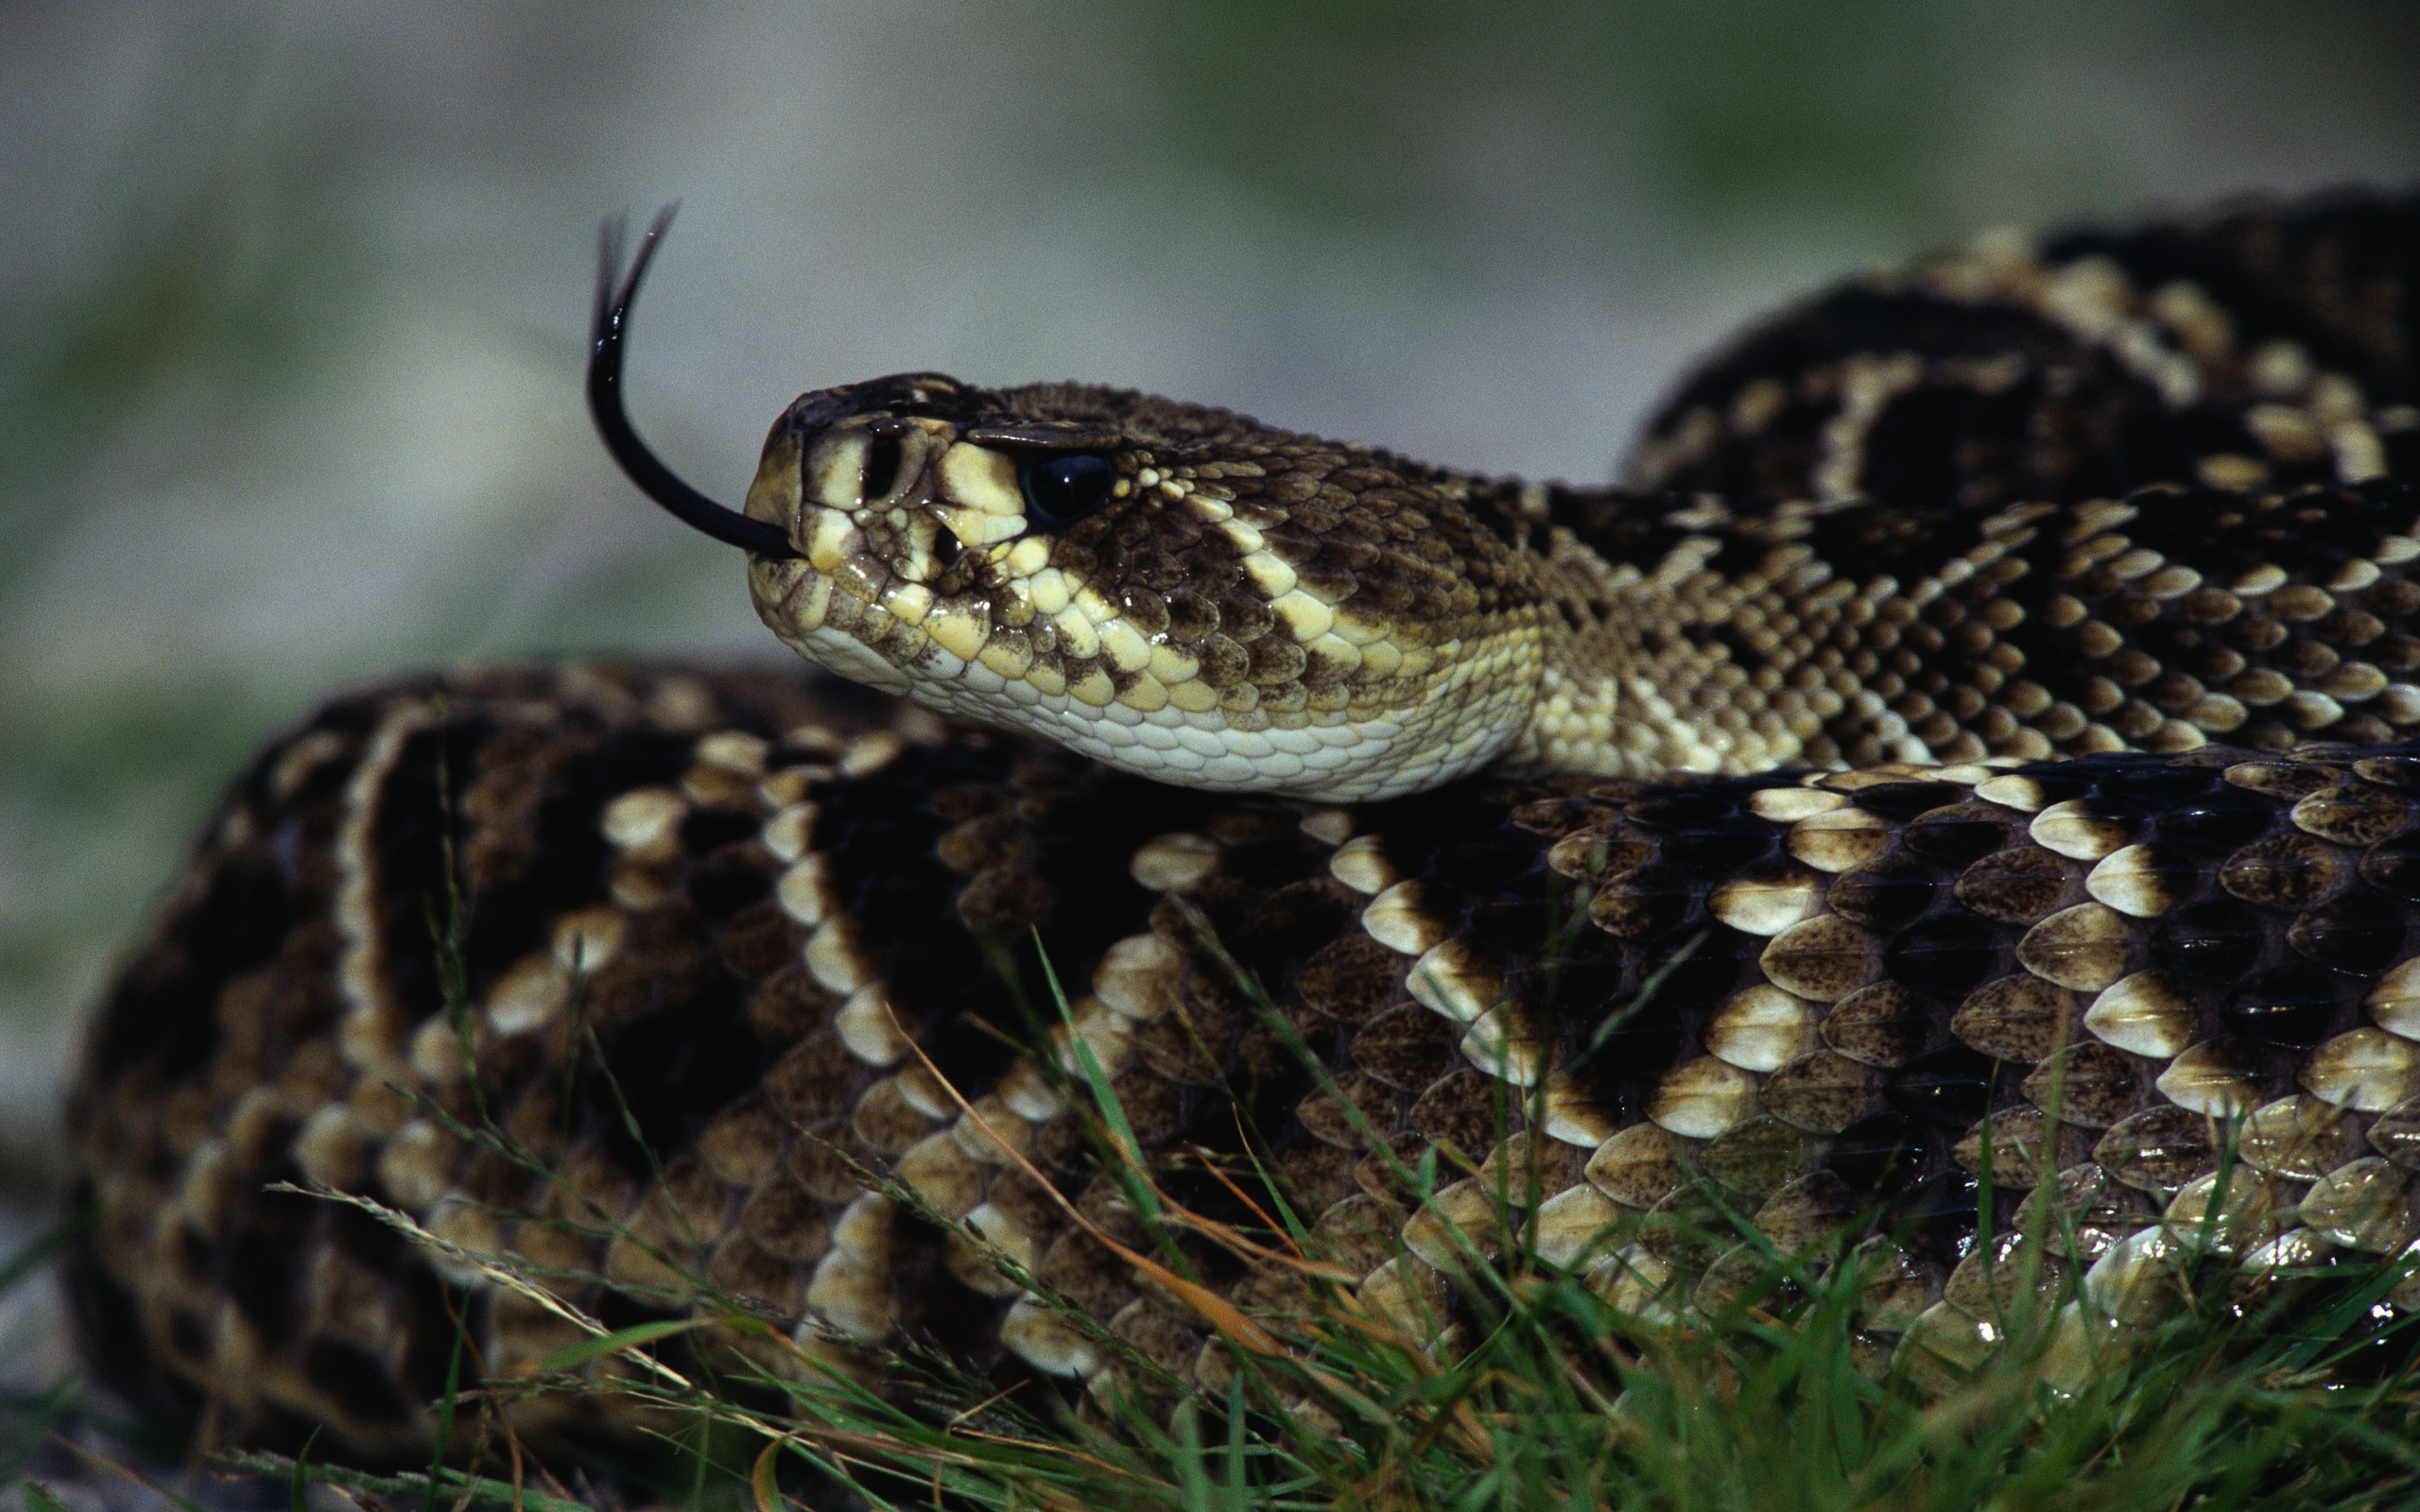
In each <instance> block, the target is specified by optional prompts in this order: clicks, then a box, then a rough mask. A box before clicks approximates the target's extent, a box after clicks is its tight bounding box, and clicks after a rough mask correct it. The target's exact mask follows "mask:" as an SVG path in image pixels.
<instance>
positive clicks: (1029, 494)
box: [1025, 452, 1117, 525]
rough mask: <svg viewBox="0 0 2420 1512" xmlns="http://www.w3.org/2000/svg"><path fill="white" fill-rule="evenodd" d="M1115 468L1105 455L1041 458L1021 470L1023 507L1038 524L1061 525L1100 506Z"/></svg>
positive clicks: (1115, 478) (1083, 454) (1113, 475)
mask: <svg viewBox="0 0 2420 1512" xmlns="http://www.w3.org/2000/svg"><path fill="white" fill-rule="evenodd" d="M1116 480H1117V470H1116V469H1115V468H1114V467H1112V466H1110V464H1109V459H1108V458H1106V457H1099V456H1093V455H1088V454H1085V453H1081V452H1079V453H1076V454H1074V455H1067V456H1051V457H1045V458H1044V459H1042V460H1041V461H1038V462H1035V463H1033V464H1032V465H1031V466H1029V467H1028V468H1027V469H1026V472H1025V502H1026V509H1027V512H1028V513H1029V514H1030V515H1031V516H1032V517H1033V520H1034V523H1035V524H1041V525H1063V524H1069V523H1070V522H1072V521H1075V520H1080V519H1081V518H1082V517H1084V516H1085V515H1088V514H1090V513H1092V512H1093V511H1094V510H1095V509H1098V508H1099V507H1100V504H1101V501H1102V500H1103V499H1106V498H1108V497H1109V490H1110V487H1111V485H1112V484H1114V483H1115V482H1116Z"/></svg>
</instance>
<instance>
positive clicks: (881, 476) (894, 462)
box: [860, 436, 899, 504]
mask: <svg viewBox="0 0 2420 1512" xmlns="http://www.w3.org/2000/svg"><path fill="white" fill-rule="evenodd" d="M898 482H899V438H898V437H896V436H876V437H875V438H873V445H871V446H869V447H867V448H866V481H865V489H864V491H863V493H862V494H861V495H860V497H861V498H862V499H863V500H864V502H866V503H867V504H872V503H873V501H874V500H876V499H881V498H888V497H889V496H890V490H892V489H893V488H894V487H896V486H897V485H898Z"/></svg>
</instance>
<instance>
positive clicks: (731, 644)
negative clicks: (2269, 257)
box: [0, 0, 2420, 1211]
mask: <svg viewBox="0 0 2420 1512" xmlns="http://www.w3.org/2000/svg"><path fill="white" fill-rule="evenodd" d="M2415 78H2420V7H2415V6H2412V5H2410V4H2406V3H2394V4H2370V5H2355V4H2341V5H2340V4H2319V3H2305V4H2297V5H2273V6H2256V5H2242V4H2224V3H2216V0H2199V3H2190V4H2187V3H2170V4H2149V3H2146V4H2134V5H2127V6H2122V7H2115V6H2098V5H2085V4H2073V3H2049V4H2033V5H2024V6H2010V5H1991V4H1981V3H1953V0H1936V3H1928V4H1881V3H1836V4H1835V3H1816V0H1796V3H1772V4H1766V5H1760V6H1735V7H1722V6H1713V5H1684V4H1642V5H1621V6H1616V5H1607V6H1595V7H1589V6H1573V5H1549V4H1532V3H1497V4H1492V5H1484V6H1482V5H1468V6H1448V5H1401V6H1387V5H1357V4H1346V3H1341V0H1324V3H1322V0H1289V3H1278V0H1223V3H1214V0H1175V3H1168V4H1162V5H1155V6H1118V5H1113V4H1108V3H1088V0H1005V3H1003V0H993V3H987V4H984V5H981V6H976V5H965V6H947V5H936V4H920V3H897V0H894V3H887V4H882V5H878V6H877V5H865V6H857V7H840V6H834V7H818V6H799V7H776V6H769V5H766V6H752V5H738V4H679V5H675V4H669V3H647V0H579V3H572V0H529V3H524V4H519V5H513V6H482V5H471V4H464V3H459V0H439V3H422V4H413V5H402V6H399V5H392V4H369V3H343V0H323V3H317V4H311V5H302V4H295V5H291V6H285V7H280V6H276V5H268V4H226V5H210V6H203V5H198V4H197V5H182V6H180V5H139V4H110V3H106V0H82V3H67V4H17V5H11V6H8V7H6V8H0V191H4V192H5V194H6V197H7V214H6V215H5V216H0V309H5V310H6V311H7V312H8V315H7V319H6V321H5V324H0V531H5V541H6V549H5V551H0V626H5V630H4V631H0V647H5V650H0V1193H5V1194H6V1195H7V1197H8V1198H9V1199H10V1200H11V1201H13V1202H14V1203H15V1204H16V1205H17V1206H18V1210H19V1211H26V1209H27V1208H28V1207H39V1205H40V1204H41V1203H42V1201H43V1198H44V1195H45V1194H46V1193H47V1192H48V1191H49V1190H50V1188H51V1186H52V1184H53V1182H54V1180H55V1177H56V1172H57V1165H56V1162H57V1153H58V1152H57V1139H56V1136H55V1134H54V1133H53V1129H54V1127H55V1123H54V1121H55V1117H56V1113H55V1108H56V1104H57V1098H58V1094H59V1090H60V1086H61V1081H62V1080H63V1077H64V1074H65V1071H64V1068H65V1067H66V1065H67V1064H68V1063H69V1060H70V1057H71V1047H72V1044H73V1029H74V1026H75V1024H76V1023H77V1022H78V1019H79V1016H80V1014H81V1013H82V1011H83V1009H84V1008H85V1006H86V1005H87V1004H88V1003H89V1001H90V999H91V998H92V996H93V995H94V993H95V990H96V988H97V986H98V984H99V981H100V979H101V977H102V976H103V975H104V973H105V972H106V971H107V970H108V969H109V966H110V964H111V963H112V959H113V958H114V956H115V954H117V953H118V952H119V951H120V950H122V949H123V948H124V943H125V941H126V940H127V939H128V938H129V937H130V934H131V932H132V931H133V930H134V929H135V927H136V926H137V924H138V922H139V919H140V918H141V915H142V913H143V911H144V910H145V908H146V907H147V904H148V903H149V902H150V901H151V900H152V899H153V898H154V897H156V896H157V895H158V893H159V891H160V890H161V888H162V887H163V885H164V882H165V879H166V878H167V877H168V876H169V874H170V872H171V870H172V868H174V867H175V866H176V865H177V864H178V863H179V860H180V856H181V852H182V849H183V847H184V845H185V843H186V840H187V837H188V835H189V833H191V831H192V829H193V827H194V826H195V825H196V824H197V822H198V821H199V817H200V816H201V815H202V813H203V812H204V811H205V810H206V808H207V806H208V805H209V803H210V802H211V801H212V799H213V798H214V796H215V792H216V788H217V786H218V784H220V783H221V782H223V781H224V780H225V779H226V777H227V776H228V775H229V774H230V773H231V772H232V771H233V768H234V767H235V766H236V765H237V764H238V763H239V762H240V761H241V760H242V759H243V757H244V755H245V753H246V752H247V750H248V749H249V748H250V747H252V746H254V745H255V744H256V743H257V742H258V741H260V740H261V739H262V738H263V737H264V736H266V735H267V734H268V733H269V732H270V731H271V730H274V729H275V728H276V727H277V726H279V725H280V724H281V723H283V722H285V721H286V720H289V719H291V718H293V717H295V716H296V715H297V714H299V713H301V712H302V710H303V709H304V708H305V707H306V706H307V705H308V704H309V702H310V701H311V700H312V699H313V698H314V697H315V696H317V695H319V694H320V693H321V692H323V691H324V690H326V689H328V688H329V687H330V686H332V685H333V684H337V683H339V682H343V681H345V680H348V679H362V678H366V677H370V676H373V675H375V674H377V673H380V672H382V671H385V670H389V669H393V668H400V667H404V666H408V665H414V664H424V663H430V662H451V661H458V660H461V659H465V658H481V657H496V656H504V655H516V654H527V653H544V652H554V651H559V650H567V649H593V648H635V649H666V648H680V649H685V650H693V651H694V650H701V649H703V650H713V651H729V652H734V653H743V652H744V653H753V654H760V655H761V654H764V652H765V648H766V641H765V637H764V636H763V633H762V631H761V630H760V629H759V627H757V625H756V624H755V621H754V619H753V616H752V614H751V613H750V611H749V610H748V607H747V604H746V600H745V595H744V593H743V592H742V589H741V586H740V582H739V569H738V563H737V561H736V559H735V558H734V557H733V556H732V555H731V554H730V553H728V552H727V551H724V550H723V549H721V548H718V547H717V546H714V545H713V544H711V543H709V542H707V541H702V540H701V539H700V538H697V537H694V536H690V535H687V534H685V533H683V532H682V531H681V530H680V529H679V528H678V527H676V526H675V525H673V524H671V523H670V522H669V521H667V520H666V519H665V518H663V517H662V516H661V515H659V514H658V513H656V512H655V511H653V510H652V509H650V508H648V507H647V506H645V505H644V504H643V503H642V502H641V501H640V500H639V499H638V498H637V496H636V495H635V494H633V493H632V492H631V490H629V489H628V488H627V487H625V486H624V485H622V484H621V483H620V482H619V481H617V479H616V478H615V476H614V474H613V473H612V472H611V471H610V469H609V466H608V464H607V463H606V462H605V460H604V458H603V456H602V455H601V454H600V453H599V452H598V450H597V449H596V446H595V445H594V444H593V443H592V442H591V440H590V438H589V436H588V434H587V430H586V427H585V422H584V420H583V417H582V414H581V411H580V408H579V360H580V345H581V327H582V323H583V321H584V318H585V314H586V310H587V306H588V299H589V279H590V276H591V260H592V257H593V245H594V236H595V228H596V222H597V220H598V218H599V217H600V216H601V215H607V214H610V213H613V212H615V211H618V210H622V209H625V208H631V209H634V210H636V211H638V212H639V213H641V214H642V215H643V214H645V213H646V212H648V211H649V210H651V209H652V208H653V207H654V206H656V205H658V204H660V203H662V202H664V201H666V200H669V199H673V198H679V199H681V200H682V201H683V207H684V208H683V215H682V219H681V223H680V226H679V229H678V231H677V232H676V233H675V235H674V238H673V240H672V243H671V245H670V247H669V249H668V250H667V252H666V255H665V257H664V259H663V261H662V262H661V264H660V265H659V271H658V273H657V275H656V278H655V281H654V283H652V285H651V286H650V288H649V290H648V297H647V300H646V302H645V304H644V305H643V306H642V308H641V311H640V314H639V317H638V319H637V326H636V330H637V335H636V340H635V359H634V361H635V372H634V376H633V378H632V387H633V392H634V402H635V406H636V409H637V412H638V414H639V416H640V418H641V424H642V426H643V428H644V429H645V430H646V431H647V433H648V435H649V436H650V437H651V438H652V439H654V441H655V442H656V443H657V444H658V445H659V446H660V447H661V449H662V450H663V451H664V452H665V453H666V455H667V456H668V457H669V458H670V459H671V460H672V461H673V463H674V464H675V466H676V467H677V468H679V469H680V470H681V471H682V472H684V473H685V474H686V475H688V476H690V477H691V478H693V479H694V480H696V481H697V482H698V483H700V485H701V486H703V487H705V488H706V489H707V490H709V491H710V492H714V493H716V494H718V495H720V496H723V497H735V496H736V495H737V494H738V492H739V491H740V490H742V488H743V487H744V485H745V483H746V480H747V479H748V477H749V476H750V474H751V472H752V467H753V461H754V455H755V450H756V446H757V443H758V441H759V439H760V438H761V436H762V434H763V428H764V426H765V425H766V424H767V423H768V422H769V421H770V419H771V418H772V416H773V415H774V414H775V413H776V412H777V411H778V410H779V409H780V407H781V406H782V405H783V404H786V403H787V401H788V400H789V399H790V398H791V397H792V396H793V395H794V394H796V393H797V392H798V391H800V390H801V389H804V388H807V387H821V386H823V385H826V384H831V383H838V382H844V381H848V380H852V379H857V378H863V377H869V376H872V375H874V374H877V373H881V372H885V371H891V370H896V369H908V368H941V369H946V370H951V371H954V372H957V373H959V375H961V376H964V377H967V378H971V379H975V380H977V381H984V382H1016V381H1025V380H1030V379H1037V378H1054V377H1062V376H1080V377H1087V378H1094V379H1099V380H1104V381H1111V382H1117V383H1124V384H1132V385H1136V386H1140V387H1148V388H1153V389H1157V390H1160V391H1163V392H1167V393H1170V394H1175V395H1179V396H1182V397H1185V398H1190V399H1197V400H1207V401H1214V402H1217V403H1221V404H1231V405H1235V406H1237V407H1241V408H1245V409H1249V410H1251V411H1253V412H1255V413H1257V414H1260V415H1262V416H1264V417H1265V418H1268V419H1271V420H1272V421H1281V422H1285V423H1288V424H1292V425H1298V426H1302V427H1305V428H1311V429H1317V430H1321V431H1324V432H1327V433H1330V434H1335V435H1341V436H1347V437H1352V438H1362V439H1368V440H1373V441H1378V442H1383V443H1386V444H1390V445H1393V446H1397V447H1400V448H1403V449H1405V450H1408V451H1410V452H1412V453H1414V454H1416V455H1427V456H1432V457H1435V458H1437V459H1439V460H1444V461H1451V462H1455V463H1460V464H1464V465H1469V466H1475V467H1480V468H1487V469H1495V470H1501V471H1517V472H1538V473H1558V474H1563V475H1566V476H1582V477H1593V476H1599V475H1602V474H1603V473H1604V472H1606V470H1607V469H1608V468H1609V466H1610V465H1611V463H1612V460H1613V458H1614V457H1615V455H1616V454H1617V452H1618V451H1619V449H1620V447H1621V445H1622V441H1623V438H1624V437H1625V435H1626V434H1627V433H1628V431H1629V430H1630V428H1631V426H1632V425H1633V424H1634V422H1635V421H1636V420H1637V419H1638V417H1639V415H1640V413H1641V411H1642V410H1643V409H1644V408H1645V407H1646V406H1647V405H1649V404H1651V403H1652V401H1653V399H1654V397H1655V396H1656V394H1657V393H1658V392H1659V390H1660V389H1661V388H1662V387H1664V386H1665V385H1667V384H1668V383H1669V382H1670V381H1672V380H1673V379H1674V378H1675V377H1676V376H1677V375H1678V374H1679V372H1680V371H1681V370H1682V369H1683V367H1684V365H1685V363H1686V362H1687V360H1688V359H1689V357H1690V356H1691V354H1692V353H1693V352H1698V351H1700V350H1702V349H1703V348H1704V347H1705V346H1706V345H1707V344H1708V343H1709V342H1711V341H1713V340H1715V339H1717V338H1718V337H1719V336H1720V335H1721V334H1722V333H1723V332H1724V331H1725V330H1726V329H1727V328H1729V327H1731V326H1733V325H1735V324H1737V322H1739V321H1740V320H1742V319H1745V318H1749V317H1750V316H1752V315H1754V314H1755V313H1757V312H1758V311H1760V310H1761V309H1763V308H1765V307H1767V306H1768V305H1770V304H1772V302H1773V301H1777V300H1780V299H1783V298H1786V297H1788V296H1789V294H1791V293H1793V292H1795V291H1800V290H1803V289H1806V288H1807V287H1809V286H1812V285H1815V284H1818V283H1822V282H1824V281H1825V280H1828V279H1830V278H1833V277H1836V276H1838V275H1839V274H1841V273H1842V272H1844V271H1846V270H1849V269H1852V268H1854V267H1857V266H1862V265H1867V264H1871V263H1875V262H1877V261H1882V260H1887V259H1892V258H1896V257H1900V256H1904V255H1906V254H1909V253H1910V252H1913V251H1916V250H1919V249H1923V248H1924V247H1926V246H1927V245H1929V244H1933V243H1936V242H1940V241H1943V240H1945V239H1950V238H1954V237H1958V236H1962V235H1964V234H1967V233H1969V232H1974V231H1976V230H1978V229H1980V228H1982V227H1985V226H1988V225H1992V224H1997V223H2002V222H2009V221H2015V222H2023V223H2041V222H2056V221H2060V220H2065V219H2069V218H2072V217H2075V216H2079V215H2127V214H2133V213H2137V212H2141V211H2144V210H2147V209H2152V208H2156V207H2158V206H2160V205H2173V204H2183V203H2189V202H2192V201H2196V200H2201V199H2204V198H2212V197H2216V196H2220V195H2223V194H2228V193H2232V192H2236V191H2240V190H2246V189H2256V188H2272V189H2284V190H2296V189H2306V188H2310V187H2314V186H2318V185H2322V184H2326V183H2332V182H2338V181H2342V180H2374V181H2382V182H2389V183H2410V182H2411V181H2413V180H2415V179H2420V87H2415V85H2414V80H2415Z"/></svg>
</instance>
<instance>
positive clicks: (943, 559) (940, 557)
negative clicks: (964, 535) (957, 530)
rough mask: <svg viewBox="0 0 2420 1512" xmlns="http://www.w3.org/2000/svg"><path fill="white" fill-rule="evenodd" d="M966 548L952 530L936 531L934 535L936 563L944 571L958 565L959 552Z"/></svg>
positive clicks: (934, 560) (934, 558) (934, 557)
mask: <svg viewBox="0 0 2420 1512" xmlns="http://www.w3.org/2000/svg"><path fill="white" fill-rule="evenodd" d="M965 549H966V548H965V546H964V545H963V544H962V543H961V542H960V541H959V539H958V537H957V536H956V535H954V534H953V533H951V532H950V531H947V530H942V531H940V532H938V533H936V534H935V535H934V537H933V562H934V565H936V566H938V567H939V568H940V569H941V570H942V572H947V571H949V570H950V569H951V568H953V567H955V566H957V565H958V554H959V552H961V551H963V550H965Z"/></svg>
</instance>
